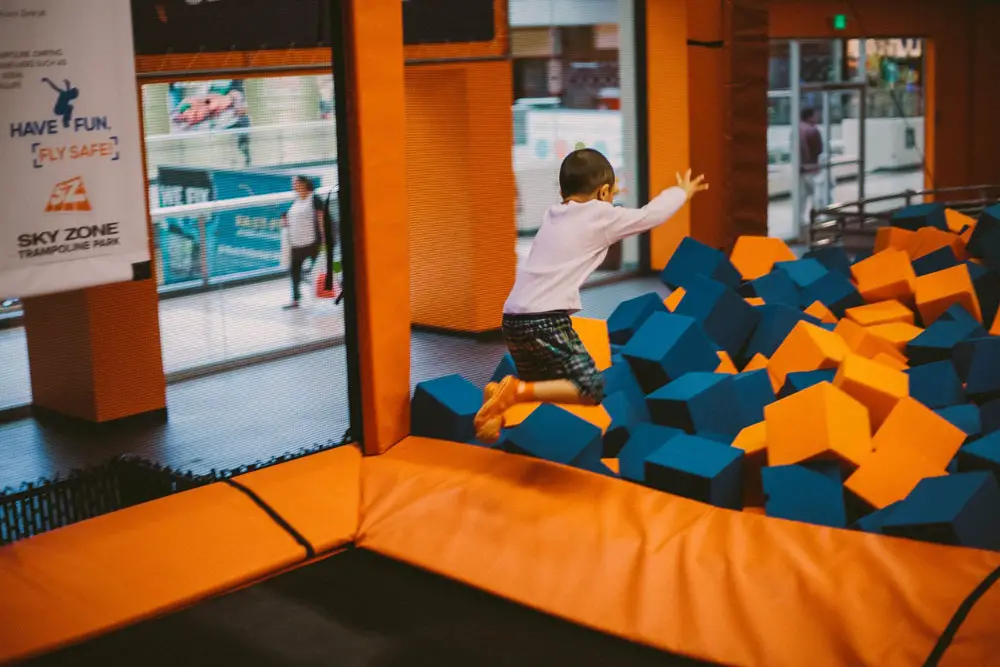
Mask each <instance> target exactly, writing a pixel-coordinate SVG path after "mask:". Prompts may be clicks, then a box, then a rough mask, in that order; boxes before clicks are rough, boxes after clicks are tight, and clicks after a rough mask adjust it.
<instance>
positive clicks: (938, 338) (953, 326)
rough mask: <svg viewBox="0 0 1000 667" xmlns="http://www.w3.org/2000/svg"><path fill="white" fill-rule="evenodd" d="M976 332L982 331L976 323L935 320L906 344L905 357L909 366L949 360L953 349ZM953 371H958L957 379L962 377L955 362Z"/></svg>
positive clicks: (960, 369) (958, 365)
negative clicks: (908, 361)
mask: <svg viewBox="0 0 1000 667" xmlns="http://www.w3.org/2000/svg"><path fill="white" fill-rule="evenodd" d="M977 330H982V326H981V325H980V324H979V323H978V322H975V325H974V326H972V325H970V324H969V323H968V322H964V321H962V322H956V321H951V320H943V319H937V320H935V322H934V323H933V324H931V325H930V326H929V327H927V328H926V329H924V330H923V331H922V332H920V334H918V335H917V336H916V338H914V339H913V340H911V341H910V342H909V343H907V344H906V356H907V358H908V359H909V360H910V366H922V365H923V364H932V363H934V362H935V361H945V360H948V359H951V358H952V356H953V352H954V349H955V347H956V346H957V345H958V344H959V343H961V342H962V341H963V340H966V339H967V338H969V337H971V336H974V335H975V334H976V333H977ZM955 370H957V371H958V374H959V377H962V368H961V365H960V364H959V363H958V361H957V360H956V364H955Z"/></svg>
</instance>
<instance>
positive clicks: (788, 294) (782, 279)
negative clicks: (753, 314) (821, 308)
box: [747, 271, 799, 308]
mask: <svg viewBox="0 0 1000 667" xmlns="http://www.w3.org/2000/svg"><path fill="white" fill-rule="evenodd" d="M747 286H748V289H747V291H748V292H750V294H747V296H757V297H760V298H761V299H764V303H774V304H778V303H780V304H783V305H785V306H789V307H790V308H798V307H799V288H798V286H797V285H796V284H795V283H793V282H792V279H791V278H789V277H788V274H787V273H786V272H784V271H771V272H770V273H768V274H767V275H763V276H761V277H760V278H757V279H756V280H752V281H750V282H749V283H748V284H747Z"/></svg>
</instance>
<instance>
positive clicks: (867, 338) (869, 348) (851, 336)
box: [833, 318, 907, 361]
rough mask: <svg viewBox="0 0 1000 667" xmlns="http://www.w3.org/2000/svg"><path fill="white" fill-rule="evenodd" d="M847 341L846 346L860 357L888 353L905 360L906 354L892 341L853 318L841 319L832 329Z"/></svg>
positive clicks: (872, 356)
mask: <svg viewBox="0 0 1000 667" xmlns="http://www.w3.org/2000/svg"><path fill="white" fill-rule="evenodd" d="M833 331H834V333H836V334H837V335H838V336H840V337H841V338H843V339H844V342H846V343H847V348H848V349H849V350H850V351H851V352H853V353H855V354H860V355H861V356H862V357H866V358H868V359H874V358H875V355H876V354H888V355H891V356H894V357H896V358H897V359H898V360H899V361H906V360H907V359H906V356H905V355H904V354H903V353H902V352H900V351H899V350H898V349H897V348H896V347H895V346H894V345H893V344H892V343H890V342H889V341H887V340H885V339H883V338H880V337H878V336H876V335H875V334H873V333H872V332H871V331H869V330H868V329H867V328H865V327H863V326H861V325H860V324H858V323H857V322H855V321H854V320H850V319H847V318H845V319H842V320H840V322H838V323H837V327H836V328H835V329H834V330H833Z"/></svg>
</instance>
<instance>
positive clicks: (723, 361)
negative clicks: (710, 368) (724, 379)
mask: <svg viewBox="0 0 1000 667" xmlns="http://www.w3.org/2000/svg"><path fill="white" fill-rule="evenodd" d="M718 355H719V367H718V368H716V369H715V372H716V373H725V374H726V375H736V374H737V373H739V372H740V371H739V369H738V368H736V364H734V363H733V359H732V357H730V356H729V353H728V352H726V351H725V350H719V352H718Z"/></svg>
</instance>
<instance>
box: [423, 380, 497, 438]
mask: <svg viewBox="0 0 1000 667" xmlns="http://www.w3.org/2000/svg"><path fill="white" fill-rule="evenodd" d="M482 405H483V392H482V391H481V390H480V389H479V388H478V387H476V385H474V384H472V383H471V382H469V381H468V380H466V379H465V378H463V377H462V376H461V375H446V376H444V377H439V378H436V379H434V380H427V381H426V382H421V383H419V384H417V387H416V389H415V390H414V392H413V401H412V403H411V410H410V433H412V434H413V435H415V436H420V437H423V438H436V439H438V440H450V441H452V442H468V441H470V440H472V439H474V438H475V437H476V429H475V426H474V425H473V423H472V422H473V419H474V418H475V416H476V413H477V412H479V408H480V407H482Z"/></svg>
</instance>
